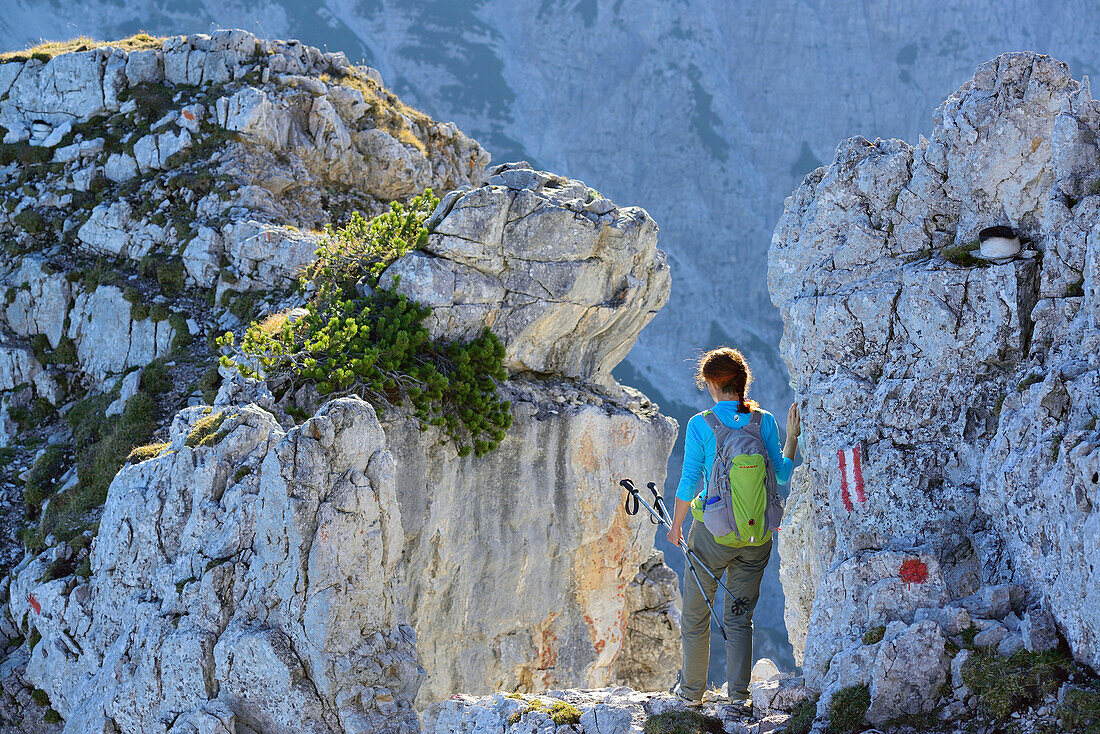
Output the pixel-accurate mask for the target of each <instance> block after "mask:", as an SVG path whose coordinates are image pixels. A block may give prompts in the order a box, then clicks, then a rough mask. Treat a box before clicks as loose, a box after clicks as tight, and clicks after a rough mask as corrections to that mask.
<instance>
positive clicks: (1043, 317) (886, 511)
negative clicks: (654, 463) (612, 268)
mask: <svg viewBox="0 0 1100 734" xmlns="http://www.w3.org/2000/svg"><path fill="white" fill-rule="evenodd" d="M1098 130H1100V128H1098V117H1097V105H1096V103H1095V102H1093V101H1092V99H1091V97H1090V96H1089V91H1088V85H1087V84H1081V83H1079V82H1077V81H1075V80H1074V79H1073V78H1072V77H1071V76H1070V74H1069V71H1068V69H1067V67H1066V66H1065V65H1064V64H1062V63H1060V62H1058V61H1055V60H1054V59H1051V58H1049V57H1046V56H1039V55H1034V54H1006V55H1003V56H1000V57H998V58H997V59H995V60H993V61H991V62H989V63H986V64H983V65H982V66H980V67H979V68H978V70H977V72H976V73H975V76H974V79H973V80H971V81H969V82H967V83H966V84H964V85H963V86H962V87H961V88H960V89H959V90H958V91H957V92H955V93H954V94H953V95H951V96H950V97H949V98H948V99H947V100H946V101H945V102H944V103H943V104H942V105H941V106H940V107H939V109H938V110H937V111H936V115H935V127H934V129H933V131H932V134H931V136H930V138H928V139H927V140H926V139H924V138H922V139H921V140H920V141H919V143H918V144H917V145H910V144H907V143H905V142H902V141H900V140H889V141H881V140H880V141H875V142H873V143H872V142H869V141H867V140H865V139H863V138H853V139H851V140H848V141H845V142H844V143H842V144H841V145H840V147H839V148H838V150H837V156H836V159H835V161H834V162H833V163H832V164H830V165H829V166H828V167H825V168H820V169H818V170H817V171H815V172H813V173H811V174H810V175H808V176H807V177H806V179H805V180H804V181H803V183H802V185H801V186H800V187H799V188H798V190H797V191H796V192H795V193H794V194H793V195H792V196H791V197H790V198H789V199H788V200H787V202H786V207H785V211H784V214H783V217H782V218H781V220H780V222H779V224H778V226H777V227H776V230H775V235H774V237H773V240H772V246H771V250H770V252H769V285H770V288H771V293H772V298H773V300H774V301H775V303H776V305H778V306H779V307H780V309H781V312H782V315H783V319H784V322H785V330H784V337H783V342H782V352H783V357H784V359H785V361H786V362H787V365H788V368H789V369H790V372H791V375H792V378H793V380H794V384H795V387H796V390H797V392H798V395H799V399H800V402H801V404H802V405H803V410H804V419H803V421H804V436H803V451H804V456H805V459H806V463H805V465H804V466H803V467H802V468H800V469H799V470H798V471H797V472H796V475H795V478H794V480H793V485H792V491H791V496H790V499H789V501H788V507H787V520H786V521H785V525H784V528H783V531H782V532H781V533H780V554H781V557H782V565H781V568H780V575H781V578H782V580H783V585H784V593H785V595H786V599H787V612H786V619H787V628H788V630H789V631H790V635H791V641H792V643H793V644H794V647H795V653H796V656H797V657H798V659H799V660H800V661H802V662H803V665H804V670H805V674H806V680H807V682H808V683H809V684H811V685H813V686H815V687H817V688H819V689H824V690H825V692H826V694H827V695H825V696H823V698H822V703H821V704H820V706H825V702H826V701H827V700H828V698H829V695H828V694H830V693H831V692H832V691H835V690H836V689H837V688H838V687H839V686H842V685H852V684H853V682H859V681H864V682H868V683H870V684H871V697H872V702H871V710H870V712H869V714H868V719H869V720H870V721H871V722H872V723H876V724H878V723H881V722H884V721H886V720H888V719H890V718H892V717H893V716H895V715H897V714H898V713H900V712H904V711H918V710H925V711H931V709H932V707H933V706H934V705H935V702H936V700H937V697H938V694H937V693H936V692H937V691H938V689H939V687H940V685H942V684H943V683H944V682H947V681H949V680H950V679H951V676H950V671H949V669H948V666H949V663H950V662H951V661H950V650H949V648H950V645H948V644H947V643H950V642H952V641H954V640H957V639H958V637H957V635H958V633H959V632H960V630H961V629H963V628H965V627H968V626H969V625H970V624H974V625H976V626H977V627H978V628H979V629H981V630H982V631H983V634H985V633H986V631H987V630H990V629H992V630H993V632H990V633H989V636H988V637H987V638H983V640H986V641H989V640H991V641H993V642H994V643H996V644H999V646H1000V649H1001V651H1002V652H1011V651H1013V650H1015V649H1019V648H1021V647H1026V648H1027V649H1029V650H1040V649H1047V648H1049V647H1051V646H1053V645H1056V644H1057V643H1058V635H1061V636H1063V637H1064V638H1065V640H1066V642H1067V643H1068V645H1069V647H1070V649H1071V650H1072V652H1073V654H1074V656H1075V657H1076V658H1077V659H1079V660H1080V661H1082V662H1084V663H1087V664H1089V665H1091V666H1094V667H1095V666H1097V665H1100V647H1098V646H1097V632H1098V630H1100V617H1097V614H1096V610H1097V609H1100V604H1098V603H1097V602H1098V601H1100V600H1098V599H1097V598H1095V597H1096V594H1097V590H1098V589H1100V584H1098V583H1097V578H1096V575H1095V566H1096V561H1097V560H1098V559H1097V555H1096V554H1097V550H1096V549H1097V541H1098V540H1100V536H1098V534H1097V533H1098V531H1100V524H1098V523H1100V515H1098V514H1097V512H1096V510H1095V508H1094V507H1093V504H1094V503H1095V501H1096V491H1097V489H1096V488H1097V475H1096V471H1095V468H1096V465H1097V446H1098V445H1100V444H1098V434H1097V432H1096V421H1095V418H1094V417H1093V416H1095V415H1096V412H1097V407H1098V406H1097V400H1098V395H1100V393H1098V392H1097V390H1096V384H1097V383H1096V380H1097V370H1098V369H1100V363H1098V362H1097V357H1096V355H1097V351H1096V349H1095V342H1096V339H1097V335H1098V330H1097V320H1096V303H1095V299H1096V292H1095V290H1094V286H1093V284H1094V281H1095V279H1096V277H1097V260H1096V257H1095V246H1094V243H1093V242H1092V239H1091V237H1090V233H1091V232H1093V231H1094V230H1095V227H1096V226H1097V223H1098V221H1100V219H1098V215H1097V212H1098V209H1097V202H1100V197H1097V195H1096V191H1098V190H1100V188H1097V182H1098V180H1100V150H1098V148H1097V142H1096V141H1097V132H1098ZM997 224H1007V225H1011V226H1013V227H1015V228H1017V229H1018V230H1019V231H1020V232H1021V233H1022V234H1023V235H1024V237H1025V238H1026V240H1027V242H1026V245H1025V246H1026V247H1027V248H1029V249H1033V250H1035V251H1036V253H1035V254H1034V256H1032V257H1030V258H1021V259H1017V260H1014V261H1012V262H1009V263H1006V264H993V263H988V262H981V261H976V260H973V259H970V260H967V259H965V258H964V257H963V255H962V253H964V252H967V251H969V250H971V249H976V248H977V246H978V245H977V232H978V230H979V229H981V228H982V227H985V226H990V225H997ZM853 448H858V450H859V451H860V453H861V456H860V458H861V462H860V466H859V468H860V469H861V473H862V476H861V477H859V476H857V475H856V473H855V472H853V471H852V468H853V465H852V462H853V456H852V452H845V453H843V454H839V453H838V452H842V451H844V450H845V449H853ZM842 460H843V461H844V464H845V465H846V467H847V471H845V469H844V468H842V464H841V461H842ZM880 624H881V625H885V629H886V633H885V639H883V640H882V641H881V642H876V643H875V644H872V645H867V644H864V643H863V640H862V637H863V635H864V633H865V632H866V631H867V630H869V629H870V628H872V627H874V626H876V625H880ZM1055 626H1056V628H1057V634H1055V633H1054V628H1055ZM945 650H946V651H945ZM930 653H931V654H930ZM900 661H904V664H903V663H902V662H900ZM918 663H919V664H918ZM902 669H905V673H904V675H901V674H900V671H901V670H902ZM955 681H956V682H955V683H954V684H952V685H954V686H958V685H959V683H958V679H957V678H956V679H955ZM956 693H958V691H956ZM823 710H824V709H822V708H819V711H823Z"/></svg>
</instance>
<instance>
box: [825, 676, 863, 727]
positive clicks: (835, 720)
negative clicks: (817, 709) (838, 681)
mask: <svg viewBox="0 0 1100 734" xmlns="http://www.w3.org/2000/svg"><path fill="white" fill-rule="evenodd" d="M870 707H871V692H870V690H869V689H868V688H867V686H865V685H862V686H848V687H847V688H841V689H840V690H839V691H837V692H836V693H834V694H833V698H832V700H831V701H830V702H829V734H855V732H860V731H863V730H864V729H865V728H866V726H865V724H866V720H867V709H869V708H870Z"/></svg>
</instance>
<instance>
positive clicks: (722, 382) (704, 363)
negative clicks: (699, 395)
mask: <svg viewBox="0 0 1100 734" xmlns="http://www.w3.org/2000/svg"><path fill="white" fill-rule="evenodd" d="M707 380H710V381H711V382H713V383H714V385H715V387H717V388H718V391H719V392H720V393H722V394H725V395H734V396H736V397H737V399H738V400H739V401H740V403H741V405H740V407H739V408H738V410H739V411H740V412H742V413H751V412H752V411H754V410H757V409H759V408H760V405H759V404H758V403H757V402H756V401H755V400H749V399H748V398H746V395H747V394H748V392H749V385H751V384H752V370H751V369H749V363H748V362H746V361H745V357H744V355H742V354H741V352H739V351H737V350H736V349H733V348H731V347H719V348H717V349H712V350H710V351H709V352H707V353H706V354H704V355H703V356H702V357H700V358H699V365H698V368H697V369H696V371H695V384H696V385H698V386H699V389H700V390H702V389H704V388H705V387H706V386H707Z"/></svg>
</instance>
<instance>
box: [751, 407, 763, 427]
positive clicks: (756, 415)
mask: <svg viewBox="0 0 1100 734" xmlns="http://www.w3.org/2000/svg"><path fill="white" fill-rule="evenodd" d="M749 423H751V424H753V425H754V426H759V425H763V423H764V414H763V413H762V412H761V411H759V410H754V411H753V412H752V418H750V419H749Z"/></svg>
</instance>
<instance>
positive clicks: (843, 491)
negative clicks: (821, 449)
mask: <svg viewBox="0 0 1100 734" xmlns="http://www.w3.org/2000/svg"><path fill="white" fill-rule="evenodd" d="M844 459H845V457H844V449H841V450H839V451H837V452H836V460H837V463H838V464H839V465H840V499H841V500H843V501H844V509H845V510H847V511H848V512H851V511H852V509H853V508H852V496H851V495H850V494H848V472H847V471H845V460H844Z"/></svg>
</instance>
